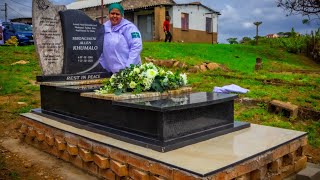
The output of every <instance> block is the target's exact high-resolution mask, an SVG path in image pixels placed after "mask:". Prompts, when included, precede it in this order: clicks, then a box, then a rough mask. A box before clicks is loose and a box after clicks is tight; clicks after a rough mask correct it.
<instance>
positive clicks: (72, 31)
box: [59, 10, 104, 74]
mask: <svg viewBox="0 0 320 180" xmlns="http://www.w3.org/2000/svg"><path fill="white" fill-rule="evenodd" d="M59 14H60V17H61V22H62V32H63V39H64V47H65V48H64V49H65V51H64V66H63V72H64V73H65V74H79V73H88V72H102V71H104V70H103V68H102V66H101V65H100V63H99V61H97V60H98V59H99V57H100V55H101V53H102V47H103V39H104V38H103V36H104V26H103V25H102V24H100V23H98V22H96V21H93V20H92V19H91V18H90V17H88V16H87V15H86V14H85V13H83V12H82V11H79V10H66V11H60V12H59Z"/></svg>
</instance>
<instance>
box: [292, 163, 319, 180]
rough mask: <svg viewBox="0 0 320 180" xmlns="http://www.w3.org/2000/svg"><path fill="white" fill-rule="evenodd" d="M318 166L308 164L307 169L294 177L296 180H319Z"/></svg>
mask: <svg viewBox="0 0 320 180" xmlns="http://www.w3.org/2000/svg"><path fill="white" fill-rule="evenodd" d="M319 179H320V165H316V164H311V163H308V164H307V167H306V168H305V169H303V170H302V171H300V172H299V173H298V174H297V175H296V180H319Z"/></svg>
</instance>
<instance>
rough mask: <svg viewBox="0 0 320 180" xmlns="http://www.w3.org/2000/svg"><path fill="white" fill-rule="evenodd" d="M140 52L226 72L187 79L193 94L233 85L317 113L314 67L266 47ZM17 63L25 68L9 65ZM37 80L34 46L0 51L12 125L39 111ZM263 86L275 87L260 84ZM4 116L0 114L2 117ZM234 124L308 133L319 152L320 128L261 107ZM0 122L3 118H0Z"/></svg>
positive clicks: (158, 45)
mask: <svg viewBox="0 0 320 180" xmlns="http://www.w3.org/2000/svg"><path fill="white" fill-rule="evenodd" d="M143 47H144V49H143V51H142V54H141V56H142V59H144V58H145V57H151V58H153V59H157V60H171V59H174V60H179V61H182V62H185V63H187V64H188V65H190V66H191V65H197V64H201V63H203V62H215V63H219V64H222V65H224V66H225V67H226V68H227V69H229V70H228V71H223V70H215V71H207V72H202V73H191V74H188V78H189V83H190V84H191V86H192V87H193V90H194V91H206V92H209V91H212V90H213V88H214V87H215V86H224V85H228V84H237V85H239V86H241V87H244V88H247V89H250V92H249V93H247V94H243V95H240V97H248V98H253V99H258V100H262V101H270V100H273V99H277V100H281V101H289V102H292V103H293V104H296V105H299V106H302V107H306V108H311V109H314V110H317V111H320V95H319V89H320V86H319V84H320V73H319V72H320V65H319V64H316V63H314V62H312V61H311V60H310V59H308V58H306V57H304V56H302V55H295V54H289V53H287V52H285V51H283V50H281V49H273V48H271V47H268V46H266V45H260V46H251V45H227V44H216V45H211V44H191V43H163V42H145V43H144V46H143ZM257 57H260V58H262V61H263V68H262V70H260V71H255V70H254V66H255V62H256V58H257ZM20 60H24V61H28V62H29V63H27V64H24V65H22V64H16V65H11V64H12V63H15V62H17V61H20ZM295 70H306V71H310V70H312V71H317V72H318V73H293V72H292V71H295ZM276 71H279V72H276ZM40 74H41V71H40V68H39V65H38V60H37V57H36V53H35V48H34V46H22V47H8V46H0V98H2V97H10V98H7V99H6V100H7V101H8V99H9V101H10V102H1V101H0V111H2V112H8V113H10V115H11V116H12V117H11V119H13V118H15V117H18V116H19V114H20V113H23V112H28V111H29V110H30V109H32V108H37V107H39V106H40V99H39V86H37V85H35V84H34V82H35V77H36V75H40ZM264 81H277V82H281V83H280V84H278V85H273V84H264ZM13 97H15V98H13ZM0 100H1V99H0ZM16 102H25V103H26V105H22V106H21V105H17V104H16ZM8 113H2V114H4V115H6V116H8ZM0 116H1V114H0ZM235 118H236V119H237V120H241V121H247V122H251V123H256V124H262V125H267V126H274V127H280V128H286V129H294V130H300V131H306V132H308V133H309V135H308V138H309V143H310V144H311V145H313V146H316V147H320V123H319V122H317V121H313V120H308V119H297V120H291V119H288V118H285V117H283V116H281V114H280V115H276V114H270V113H269V112H268V111H267V108H266V104H263V103H262V104H259V105H258V106H245V105H242V104H237V103H236V104H235ZM0 119H6V118H3V117H2V118H1V117H0Z"/></svg>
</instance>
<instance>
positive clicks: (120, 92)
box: [114, 89, 122, 96]
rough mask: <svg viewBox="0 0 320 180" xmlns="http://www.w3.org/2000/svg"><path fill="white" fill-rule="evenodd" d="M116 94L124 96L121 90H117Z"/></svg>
mask: <svg viewBox="0 0 320 180" xmlns="http://www.w3.org/2000/svg"><path fill="white" fill-rule="evenodd" d="M114 94H115V95H117V96H119V95H121V94H122V91H121V89H116V90H115V91H114Z"/></svg>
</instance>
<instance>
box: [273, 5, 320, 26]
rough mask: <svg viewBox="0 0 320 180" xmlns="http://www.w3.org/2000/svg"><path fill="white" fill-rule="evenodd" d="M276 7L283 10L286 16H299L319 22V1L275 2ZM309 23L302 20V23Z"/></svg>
mask: <svg viewBox="0 0 320 180" xmlns="http://www.w3.org/2000/svg"><path fill="white" fill-rule="evenodd" d="M277 5H278V7H281V8H283V9H285V10H286V11H287V12H288V15H292V14H301V15H302V16H308V18H309V20H310V17H316V18H315V19H318V21H320V1H319V0H277ZM307 22H309V21H308V20H303V23H307Z"/></svg>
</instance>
